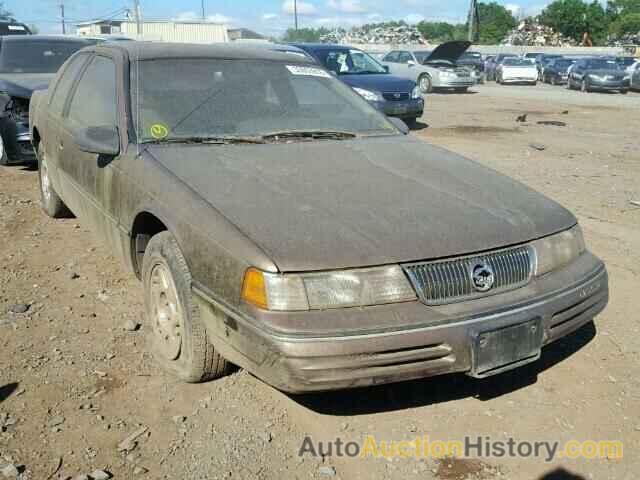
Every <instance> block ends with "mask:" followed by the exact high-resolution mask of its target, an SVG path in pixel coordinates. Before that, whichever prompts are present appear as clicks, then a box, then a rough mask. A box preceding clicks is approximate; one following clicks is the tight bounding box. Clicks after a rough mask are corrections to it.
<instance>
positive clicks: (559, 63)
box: [552, 60, 576, 69]
mask: <svg viewBox="0 0 640 480" xmlns="http://www.w3.org/2000/svg"><path fill="white" fill-rule="evenodd" d="M574 63H576V62H575V60H556V61H555V62H553V64H552V66H553V67H555V68H560V69H562V68H569V67H570V66H571V65H573V64H574Z"/></svg>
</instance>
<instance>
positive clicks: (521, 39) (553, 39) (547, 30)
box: [502, 19, 577, 47]
mask: <svg viewBox="0 0 640 480" xmlns="http://www.w3.org/2000/svg"><path fill="white" fill-rule="evenodd" d="M502 44H503V45H523V46H536V47H569V46H576V45H577V42H576V41H575V40H574V39H572V38H568V37H565V36H564V35H562V34H561V33H558V32H556V31H554V30H553V28H551V27H547V26H546V25H541V24H539V23H537V22H535V21H533V20H530V19H527V20H524V21H522V22H520V25H518V27H517V28H515V29H514V30H512V31H511V32H509V33H508V34H507V36H506V37H505V39H504V40H503V41H502Z"/></svg>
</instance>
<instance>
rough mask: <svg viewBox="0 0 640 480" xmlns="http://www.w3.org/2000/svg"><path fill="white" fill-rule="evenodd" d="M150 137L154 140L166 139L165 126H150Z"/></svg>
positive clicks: (167, 130) (166, 129)
mask: <svg viewBox="0 0 640 480" xmlns="http://www.w3.org/2000/svg"><path fill="white" fill-rule="evenodd" d="M150 132H151V136H152V137H153V138H155V139H156V140H162V139H163V138H167V137H168V136H169V129H168V128H167V126H166V125H163V124H162V123H154V124H153V125H151V129H150Z"/></svg>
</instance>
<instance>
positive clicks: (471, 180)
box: [149, 136, 576, 271]
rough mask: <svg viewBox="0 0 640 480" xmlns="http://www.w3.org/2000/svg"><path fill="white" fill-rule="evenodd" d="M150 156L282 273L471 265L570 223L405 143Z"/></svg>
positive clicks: (531, 195) (455, 159) (484, 172)
mask: <svg viewBox="0 0 640 480" xmlns="http://www.w3.org/2000/svg"><path fill="white" fill-rule="evenodd" d="M149 152H150V153H151V155H153V156H154V157H155V158H156V159H157V161H159V162H160V163H161V164H162V165H163V166H164V167H166V168H167V169H169V170H170V171H171V172H172V173H173V174H174V175H175V176H176V177H178V178H179V179H180V180H181V181H182V182H184V183H185V184H187V185H188V186H189V187H190V188H191V189H192V190H193V191H194V192H196V194H198V195H199V196H201V197H202V198H203V199H204V200H205V201H207V202H208V203H209V204H210V205H212V206H213V207H214V208H215V209H216V210H217V211H219V212H220V213H221V214H222V215H224V216H225V217H226V218H227V219H228V220H229V221H231V222H232V223H233V224H235V225H236V226H237V227H238V228H239V229H240V230H241V231H243V232H244V233H245V234H246V235H247V237H248V238H250V239H251V240H252V241H253V242H255V243H256V245H258V246H259V247H260V248H262V250H263V251H264V252H265V253H266V254H267V255H269V257H270V258H271V259H272V260H273V262H274V263H275V264H276V266H277V267H278V269H279V270H280V271H312V270H325V269H335V268H347V267H358V266H367V265H383V264H391V263H398V262H407V261H416V260H427V259H435V258H442V257H450V256H454V255H462V254H469V253H474V252H480V251H485V250H491V249H495V248H499V247H505V246H509V245H515V244H519V243H523V242H527V241H529V240H532V239H536V238H540V237H543V236H546V235H550V234H552V233H555V232H558V231H561V230H564V229H567V228H570V227H571V226H573V225H574V224H575V223H576V220H575V217H574V216H573V215H572V214H571V213H570V212H568V211H567V210H565V209H564V208H562V207H561V206H559V205H558V204H557V203H555V202H553V201H552V200H549V199H548V198H546V197H544V196H542V195H541V194H539V193H537V192H535V191H533V190H531V189H530V188H528V187H526V186H524V185H522V184H521V183H519V182H517V181H515V180H512V179H511V178H508V177H505V176H503V175H501V174H499V173H497V172H495V171H493V170H490V169H488V168H486V167H483V166H482V165H480V164H478V163H476V162H474V161H471V160H468V159H466V158H464V157H460V156H458V155H456V154H453V153H451V152H448V151H446V150H443V149H441V148H438V147H435V146H432V145H429V144H427V143H425V142H423V141H420V140H417V139H411V138H409V137H404V136H398V137H380V138H373V139H372V138H369V139H356V140H352V141H319V142H310V143H290V144H267V145H228V146H221V145H209V146H206V145H192V146H185V145H175V144H170V145H153V146H150V147H149Z"/></svg>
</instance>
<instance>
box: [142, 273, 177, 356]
mask: <svg viewBox="0 0 640 480" xmlns="http://www.w3.org/2000/svg"><path fill="white" fill-rule="evenodd" d="M149 294H150V300H151V301H150V308H151V321H152V322H153V332H154V336H155V339H156V345H157V346H158V348H159V349H160V352H161V353H162V354H163V355H164V356H165V357H166V358H167V359H169V360H175V359H176V358H178V356H179V355H180V349H181V347H182V337H183V332H184V321H183V314H182V309H181V307H180V303H179V301H178V294H177V291H176V286H175V284H174V282H173V278H172V277H171V273H170V272H169V269H168V268H167V267H166V266H165V265H163V264H157V265H155V266H154V267H153V270H152V271H151V284H150V292H149Z"/></svg>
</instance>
